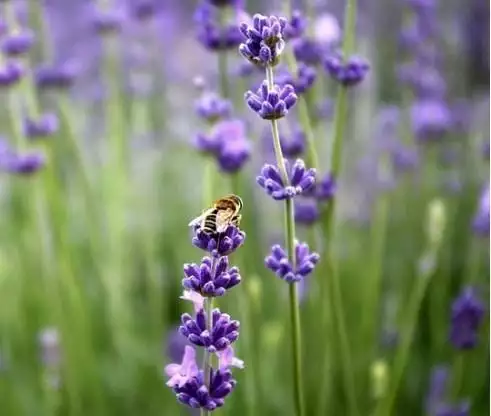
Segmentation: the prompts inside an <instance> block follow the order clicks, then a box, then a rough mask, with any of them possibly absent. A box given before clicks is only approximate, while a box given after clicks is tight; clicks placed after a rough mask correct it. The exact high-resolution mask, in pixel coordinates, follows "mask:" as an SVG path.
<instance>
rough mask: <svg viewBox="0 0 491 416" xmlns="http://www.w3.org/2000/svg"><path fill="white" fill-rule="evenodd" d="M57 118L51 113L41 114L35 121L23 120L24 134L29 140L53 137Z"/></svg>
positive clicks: (57, 124)
mask: <svg viewBox="0 0 491 416" xmlns="http://www.w3.org/2000/svg"><path fill="white" fill-rule="evenodd" d="M58 126H59V123H58V117H57V116H56V114H53V113H46V114H42V115H41V116H40V117H39V118H38V119H37V120H34V119H31V118H26V119H25V120H24V134H25V136H26V137H29V138H31V139H38V138H44V137H48V136H51V135H53V134H54V133H55V132H56V131H57V130H58Z"/></svg>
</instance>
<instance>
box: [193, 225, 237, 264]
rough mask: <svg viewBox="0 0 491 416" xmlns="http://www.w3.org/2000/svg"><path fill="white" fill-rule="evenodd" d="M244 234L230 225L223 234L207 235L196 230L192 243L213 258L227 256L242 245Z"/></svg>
mask: <svg viewBox="0 0 491 416" xmlns="http://www.w3.org/2000/svg"><path fill="white" fill-rule="evenodd" d="M245 237H246V235H245V233H244V232H243V231H240V230H239V229H238V228H236V227H234V226H233V225H230V226H229V227H228V228H227V229H226V230H225V231H224V232H223V233H219V234H209V233H206V232H205V231H203V230H201V229H200V228H198V229H197V230H196V235H195V236H194V237H193V240H192V243H193V245H194V246H195V247H198V248H200V249H202V250H205V251H207V252H209V253H210V254H211V255H212V256H213V257H222V256H228V255H229V254H231V253H233V252H234V251H235V250H237V248H239V247H240V246H241V245H242V244H244V240H245Z"/></svg>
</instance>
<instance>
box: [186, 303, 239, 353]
mask: <svg viewBox="0 0 491 416" xmlns="http://www.w3.org/2000/svg"><path fill="white" fill-rule="evenodd" d="M207 320H208V318H207V317H206V313H205V311H204V310H201V311H199V312H197V313H196V317H195V318H194V319H193V318H192V317H191V315H190V314H188V313H184V314H182V316H181V323H182V325H181V326H180V327H179V332H180V333H181V334H182V335H184V336H185V337H186V338H187V339H188V340H189V342H190V343H191V344H194V345H197V346H198V347H204V348H206V349H207V350H208V351H209V352H211V353H214V352H217V351H223V350H224V349H225V348H227V347H229V346H230V344H232V343H233V342H235V341H236V340H237V338H239V328H240V324H239V322H238V321H235V320H232V319H231V318H230V315H227V314H226V313H221V312H220V309H218V308H217V309H214V310H213V311H212V317H211V329H210V330H208V329H207Z"/></svg>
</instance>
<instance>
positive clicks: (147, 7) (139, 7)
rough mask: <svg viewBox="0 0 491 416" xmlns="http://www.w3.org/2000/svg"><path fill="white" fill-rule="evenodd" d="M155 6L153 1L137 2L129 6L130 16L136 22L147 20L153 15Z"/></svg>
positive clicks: (142, 0) (140, 0) (141, 0)
mask: <svg viewBox="0 0 491 416" xmlns="http://www.w3.org/2000/svg"><path fill="white" fill-rule="evenodd" d="M156 11H157V6H156V4H155V2H154V1H153V0H137V1H134V4H132V6H131V15H132V16H134V17H135V18H136V19H138V20H147V19H150V18H151V17H152V16H154V15H155V13H156Z"/></svg>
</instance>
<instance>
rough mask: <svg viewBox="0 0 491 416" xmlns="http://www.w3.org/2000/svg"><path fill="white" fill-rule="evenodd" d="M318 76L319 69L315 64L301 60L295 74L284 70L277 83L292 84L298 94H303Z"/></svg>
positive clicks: (281, 85)
mask: <svg viewBox="0 0 491 416" xmlns="http://www.w3.org/2000/svg"><path fill="white" fill-rule="evenodd" d="M316 78H317V71H316V70H315V68H314V67H313V66H308V65H306V64H304V63H303V62H300V63H299V65H298V68H297V73H296V74H295V76H294V75H293V74H291V73H290V72H288V71H283V72H281V73H280V74H279V76H277V78H276V83H277V84H278V85H279V86H280V87H283V86H286V85H288V84H290V85H292V86H293V88H294V90H295V93H296V94H297V95H300V94H303V93H304V92H306V91H307V90H309V89H310V88H312V86H313V85H314V82H315V80H316Z"/></svg>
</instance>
